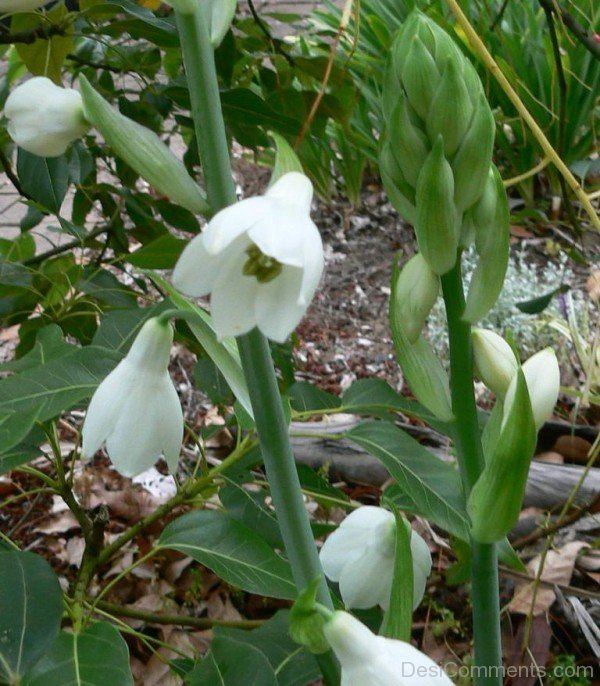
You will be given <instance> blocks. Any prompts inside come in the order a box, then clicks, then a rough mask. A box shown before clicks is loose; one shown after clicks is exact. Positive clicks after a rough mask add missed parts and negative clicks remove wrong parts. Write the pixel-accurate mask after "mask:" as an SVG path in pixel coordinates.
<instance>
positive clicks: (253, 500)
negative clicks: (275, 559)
mask: <svg viewBox="0 0 600 686" xmlns="http://www.w3.org/2000/svg"><path fill="white" fill-rule="evenodd" d="M265 495H266V493H265V491H264V490H263V489H260V490H259V491H249V490H248V489H247V488H244V487H243V486H241V485H238V484H237V483H235V482H234V481H228V482H227V484H226V485H225V486H223V487H222V488H221V489H220V490H219V500H220V501H221V502H222V503H223V506H224V507H225V509H226V510H227V513H228V514H229V515H230V516H231V517H232V518H233V519H235V520H236V521H238V522H240V523H241V524H244V525H245V526H247V527H248V528H250V529H252V531H254V532H256V533H257V534H260V535H261V536H262V537H263V538H264V539H265V541H267V543H268V544H269V545H272V546H273V547H277V548H281V547H282V546H283V544H282V540H281V532H280V530H279V524H278V523H277V518H276V517H275V513H274V512H273V511H272V510H268V509H267V508H266V507H265V503H264V499H265Z"/></svg>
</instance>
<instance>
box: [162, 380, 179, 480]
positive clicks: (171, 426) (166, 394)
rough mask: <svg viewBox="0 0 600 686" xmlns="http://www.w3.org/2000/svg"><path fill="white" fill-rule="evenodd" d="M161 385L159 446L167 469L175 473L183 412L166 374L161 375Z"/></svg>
mask: <svg viewBox="0 0 600 686" xmlns="http://www.w3.org/2000/svg"><path fill="white" fill-rule="evenodd" d="M161 386H162V388H161V389H160V390H159V395H160V397H161V405H162V407H161V415H160V418H159V431H160V439H161V447H162V453H163V455H164V458H165V460H166V462H167V465H168V467H169V471H170V472H171V473H175V472H176V471H177V465H178V463H179V453H180V451H181V443H182V442H183V412H182V410H181V403H180V402H179V396H178V395H177V391H176V390H175V387H174V386H173V382H172V381H171V379H170V377H169V376H168V375H165V376H164V377H163V380H162V383H161Z"/></svg>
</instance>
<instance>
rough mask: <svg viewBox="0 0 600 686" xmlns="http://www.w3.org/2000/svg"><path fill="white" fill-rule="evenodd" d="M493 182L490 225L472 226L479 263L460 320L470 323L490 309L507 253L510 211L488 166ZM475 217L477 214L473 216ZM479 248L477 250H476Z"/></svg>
mask: <svg viewBox="0 0 600 686" xmlns="http://www.w3.org/2000/svg"><path fill="white" fill-rule="evenodd" d="M492 173H493V183H494V186H495V193H496V204H495V209H494V215H493V220H492V222H490V223H488V224H481V223H475V221H474V223H475V229H476V233H475V245H476V247H477V248H478V252H479V253H480V257H479V263H478V265H477V268H476V269H475V272H474V274H473V278H472V279H471V284H470V286H469V293H468V295H467V303H466V307H465V312H464V314H463V319H465V320H466V321H468V322H470V323H471V324H474V323H475V322H477V321H479V320H480V319H482V318H483V317H485V315H486V314H487V313H488V312H489V311H490V310H491V308H492V307H493V306H494V303H495V302H496V300H497V299H498V296H499V295H500V291H501V290H502V285H503V284H504V277H505V276H506V269H507V267H508V258H509V250H510V212H509V209H508V199H507V197H506V191H505V189H504V185H503V183H502V178H501V177H500V172H499V171H498V169H496V167H495V166H494V167H492ZM489 202H490V199H489V196H488V195H487V193H486V197H485V198H484V199H482V203H484V204H487V203H489ZM473 214H474V215H475V217H476V215H477V213H473ZM486 215H487V210H485V211H484V210H483V209H482V211H481V216H482V217H484V216H486ZM480 248H481V250H479V249H480Z"/></svg>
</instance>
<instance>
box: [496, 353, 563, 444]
mask: <svg viewBox="0 0 600 686" xmlns="http://www.w3.org/2000/svg"><path fill="white" fill-rule="evenodd" d="M523 374H524V375H525V380H526V381H527V388H528V390H529V397H530V399H531V407H532V409H533V416H534V419H535V427H536V430H537V431H539V430H540V429H541V428H542V426H543V425H544V424H545V423H546V422H547V421H548V420H549V419H550V417H552V414H553V412H554V406H555V405H556V401H557V400H558V394H559V392H560V368H559V366H558V360H557V359H556V354H555V353H554V350H552V348H545V349H544V350H541V351H540V352H539V353H536V354H535V355H533V356H532V357H530V358H529V359H528V360H527V361H526V362H524V364H523ZM515 393H516V381H515V379H514V378H513V380H512V381H511V383H510V386H509V387H508V391H507V393H506V398H505V400H504V420H503V421H504V422H506V421H507V417H508V412H509V411H510V405H511V404H512V403H513V401H514V397H515Z"/></svg>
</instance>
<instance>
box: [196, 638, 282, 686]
mask: <svg viewBox="0 0 600 686" xmlns="http://www.w3.org/2000/svg"><path fill="white" fill-rule="evenodd" d="M186 684H187V685H188V686H278V685H279V682H278V680H277V676H276V674H275V672H274V671H273V668H272V667H271V665H270V664H269V661H268V660H267V658H266V657H265V656H264V655H263V653H262V652H261V651H260V650H258V648H254V647H253V646H251V645H249V644H248V643H242V642H240V641H236V640H234V639H233V638H229V637H226V636H220V637H217V638H215V639H214V640H213V642H212V644H211V650H210V653H209V654H208V655H207V657H205V658H204V659H203V660H202V661H201V662H200V664H199V665H198V666H197V667H196V668H195V669H194V671H193V672H191V673H190V674H188V676H187V678H186Z"/></svg>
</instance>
